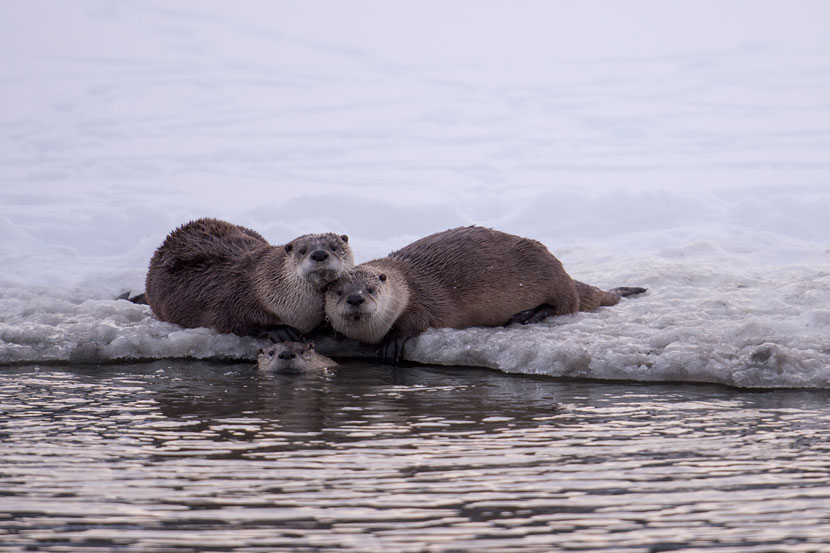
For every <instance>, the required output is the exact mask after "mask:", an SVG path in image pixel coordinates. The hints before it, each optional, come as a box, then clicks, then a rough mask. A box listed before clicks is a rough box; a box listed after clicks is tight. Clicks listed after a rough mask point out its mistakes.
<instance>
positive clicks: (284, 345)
mask: <svg viewBox="0 0 830 553" xmlns="http://www.w3.org/2000/svg"><path fill="white" fill-rule="evenodd" d="M257 365H258V366H259V369H260V370H263V371H274V372H280V373H300V372H305V371H312V370H318V369H325V368H328V367H336V366H337V362H336V361H334V360H333V359H329V358H328V357H326V356H325V355H322V354H319V353H317V352H316V351H314V342H277V343H276V344H274V345H272V346H270V347H267V348H265V349H261V350H259V354H258V355H257Z"/></svg>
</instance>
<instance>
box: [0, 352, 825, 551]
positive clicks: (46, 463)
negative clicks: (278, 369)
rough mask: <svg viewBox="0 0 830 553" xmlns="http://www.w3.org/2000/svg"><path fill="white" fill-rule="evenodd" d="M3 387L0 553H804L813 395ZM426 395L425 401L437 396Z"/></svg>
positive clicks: (203, 375)
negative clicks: (34, 552)
mask: <svg viewBox="0 0 830 553" xmlns="http://www.w3.org/2000/svg"><path fill="white" fill-rule="evenodd" d="M166 367H167V368H166V370H165V371H164V372H163V373H159V372H158V371H156V370H155V369H156V368H157V367H155V365H153V364H150V365H131V366H123V367H117V368H113V367H109V368H92V367H90V368H83V367H72V368H66V367H64V368H53V367H39V368H37V369H36V368H33V367H21V368H16V369H15V368H8V369H5V370H4V373H5V374H4V377H5V378H6V380H7V382H8V383H9V385H8V386H4V387H3V388H2V390H0V408H1V409H2V411H3V413H4V417H3V419H2V422H0V435H2V437H3V447H4V455H3V457H2V461H0V489H2V490H4V491H3V492H2V493H3V495H2V496H0V503H2V506H3V509H2V511H3V512H4V513H5V514H4V515H3V516H2V518H0V551H2V552H7V551H8V552H11V551H18V550H21V549H26V548H29V549H39V550H44V551H73V550H77V551H107V550H111V549H114V548H117V549H119V550H123V551H206V550H214V551H234V552H246V551H271V550H297V551H356V552H358V551H359V552H375V551H377V552H384V553H386V552H388V551H396V552H397V551H400V552H410V551H411V552H421V551H468V550H475V551H528V552H534V551H539V552H542V551H545V552H547V551H570V550H596V549H610V550H614V551H626V552H627V551H658V550H683V551H702V550H706V551H741V552H747V551H788V552H789V551H796V552H797V551H816V550H819V548H820V544H823V543H824V541H825V540H826V528H827V526H828V523H830V515H827V514H826V509H825V508H824V507H825V506H826V504H827V503H828V501H830V484H828V482H829V481H830V479H828V470H827V468H826V457H827V453H828V450H830V439H828V438H830V430H828V429H830V424H828V423H830V408H828V407H827V405H828V402H827V395H826V393H824V392H807V391H800V392H796V391H776V392H768V393H746V392H738V391H735V390H730V389H727V388H718V387H709V386H665V385H650V386H647V385H639V384H598V383H588V382H578V381H573V382H558V381H551V380H538V379H534V378H528V377H513V376H509V375H504V374H500V373H496V372H490V371H480V370H469V369H457V370H454V369H439V368H434V369H433V368H406V369H389V368H384V367H366V366H360V368H359V369H358V368H355V370H351V369H350V367H349V366H348V365H347V366H344V367H342V368H341V369H339V370H338V371H336V372H335V373H334V374H333V375H328V376H325V375H321V376H300V377H293V376H292V377H290V378H263V377H261V376H258V375H256V374H251V371H241V370H236V369H235V368H234V366H230V367H228V366H222V365H210V364H204V363H196V362H192V363H176V364H175V365H174V366H170V367H168V366H167V365H166ZM439 382H440V384H439Z"/></svg>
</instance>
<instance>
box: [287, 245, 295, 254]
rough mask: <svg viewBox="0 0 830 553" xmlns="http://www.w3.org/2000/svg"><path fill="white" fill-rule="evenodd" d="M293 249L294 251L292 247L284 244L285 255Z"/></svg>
mask: <svg viewBox="0 0 830 553" xmlns="http://www.w3.org/2000/svg"><path fill="white" fill-rule="evenodd" d="M293 249H294V246H293V245H292V244H286V245H285V251H286V253H291V250H293Z"/></svg>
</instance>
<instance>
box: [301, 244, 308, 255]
mask: <svg viewBox="0 0 830 553" xmlns="http://www.w3.org/2000/svg"><path fill="white" fill-rule="evenodd" d="M307 251H308V248H306V247H305V246H303V247H301V248H300V255H305V252H307Z"/></svg>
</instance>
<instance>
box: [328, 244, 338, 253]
mask: <svg viewBox="0 0 830 553" xmlns="http://www.w3.org/2000/svg"><path fill="white" fill-rule="evenodd" d="M329 248H331V251H333V252H336V251H337V244H329Z"/></svg>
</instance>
